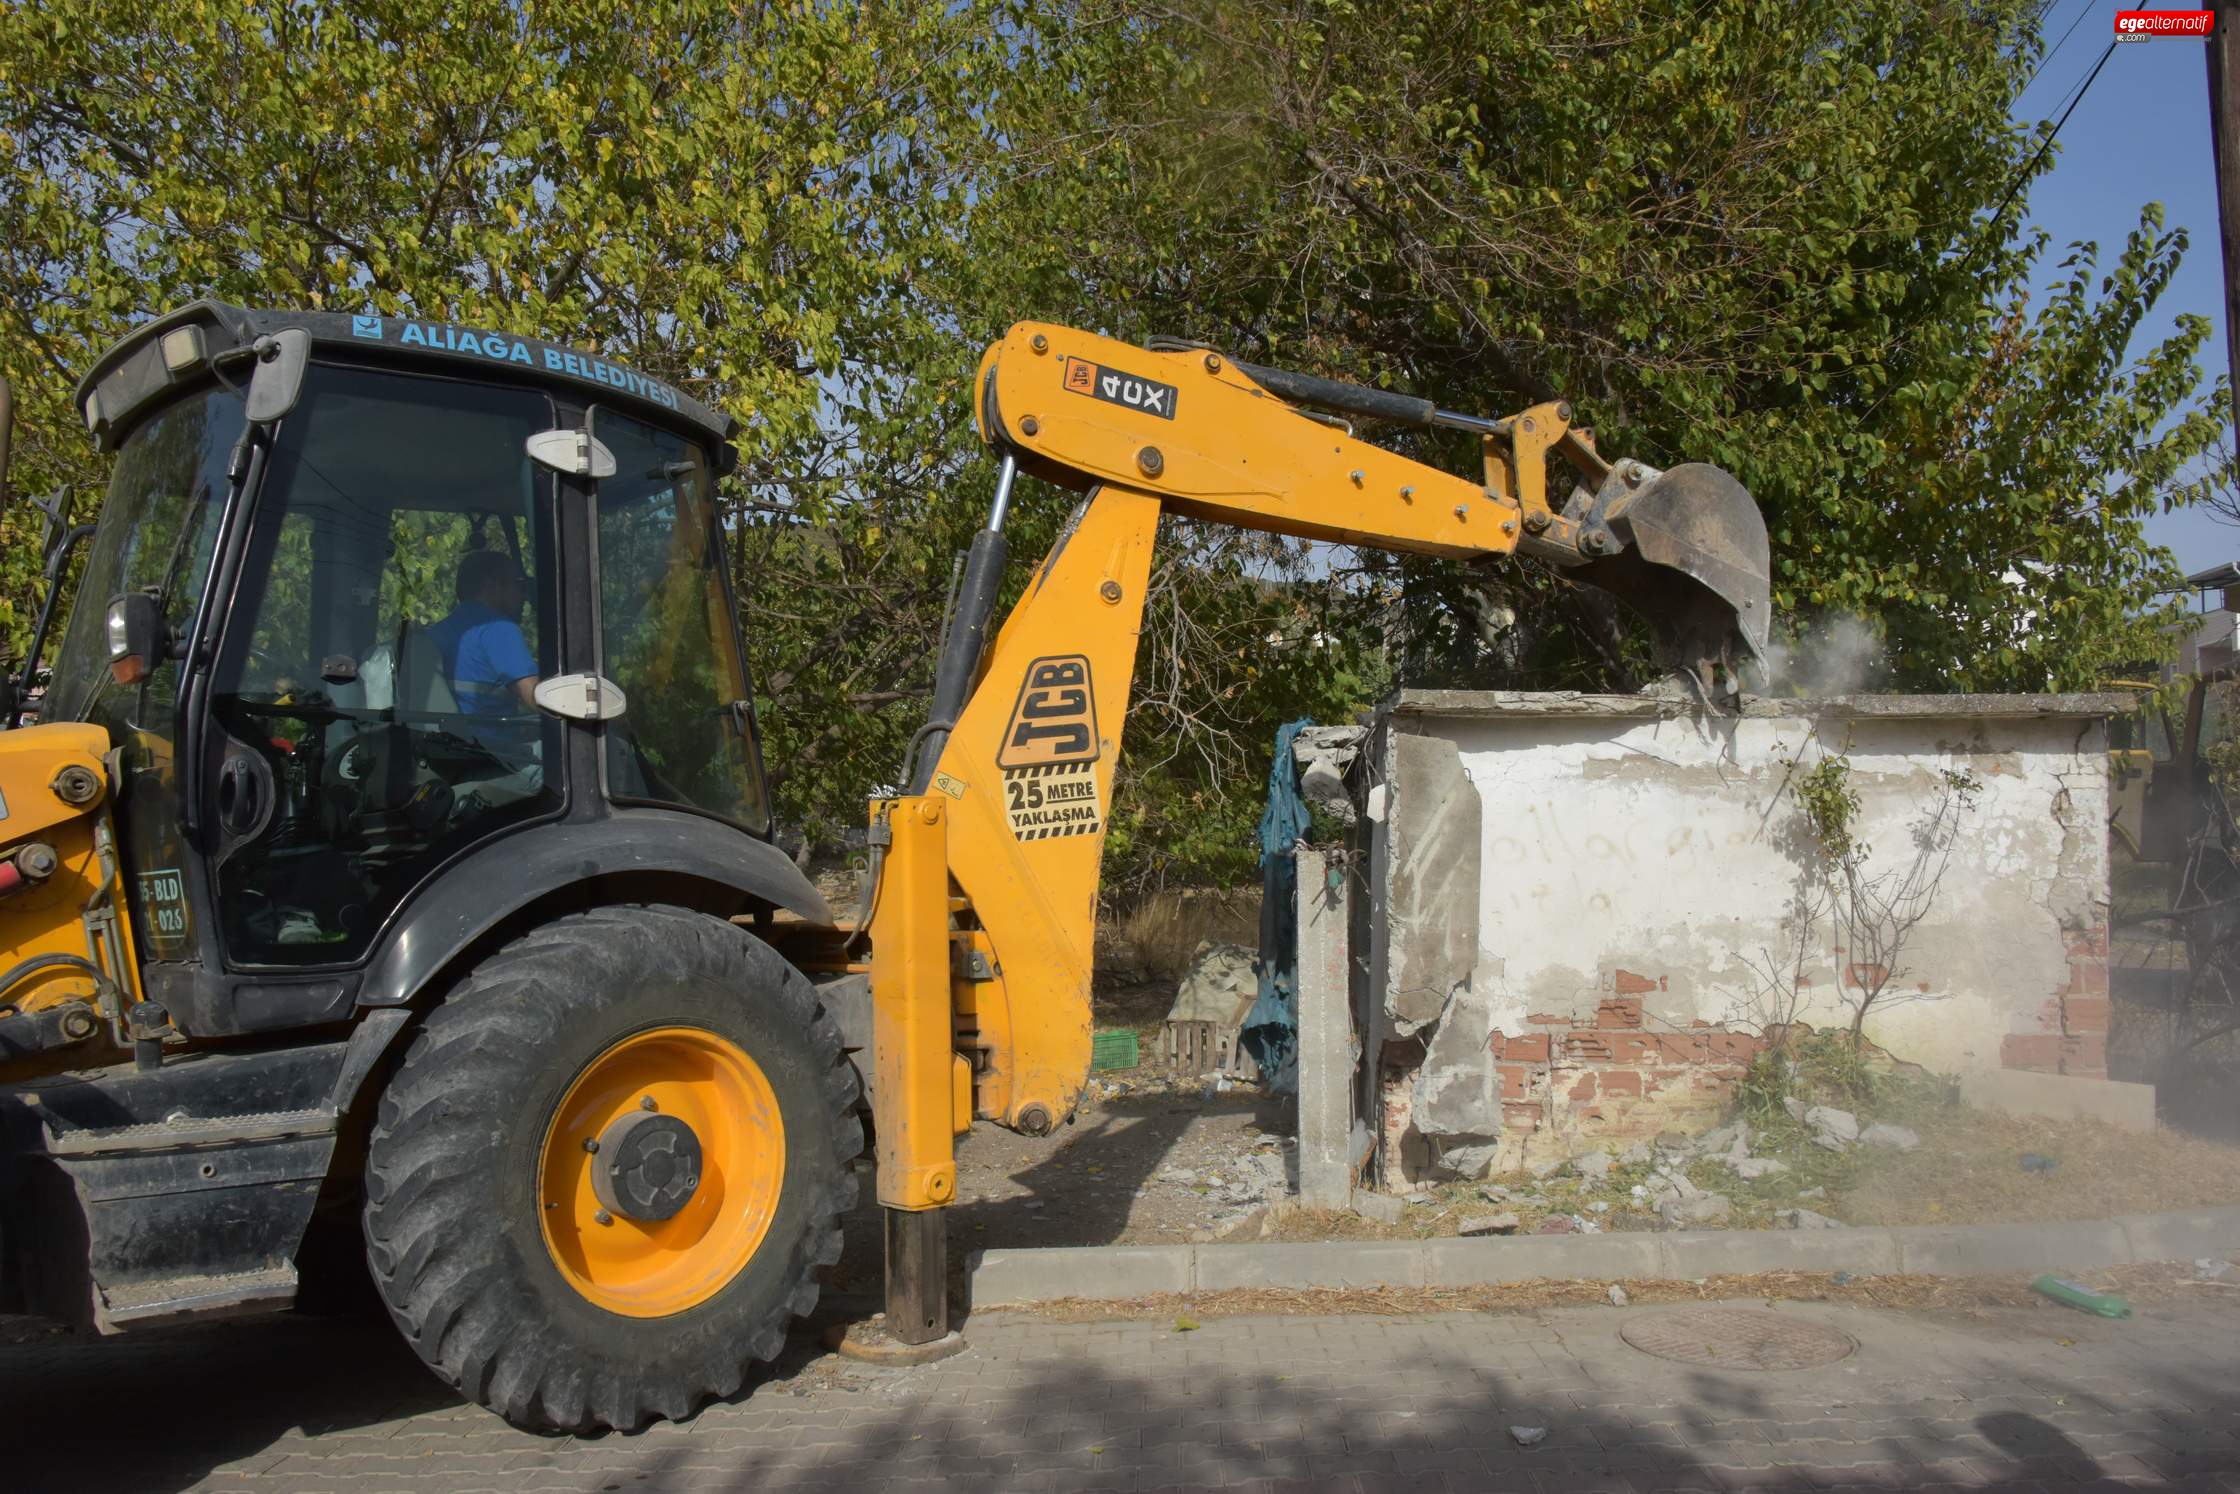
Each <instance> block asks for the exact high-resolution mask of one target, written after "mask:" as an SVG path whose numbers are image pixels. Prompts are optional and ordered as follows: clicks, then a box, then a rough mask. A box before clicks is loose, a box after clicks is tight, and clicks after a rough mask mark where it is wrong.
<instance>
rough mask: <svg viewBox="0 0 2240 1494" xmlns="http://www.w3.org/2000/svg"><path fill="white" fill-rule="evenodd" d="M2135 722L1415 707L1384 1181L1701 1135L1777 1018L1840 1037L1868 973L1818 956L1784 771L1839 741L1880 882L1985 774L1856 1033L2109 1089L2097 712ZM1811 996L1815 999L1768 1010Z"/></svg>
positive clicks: (1373, 934)
mask: <svg viewBox="0 0 2240 1494" xmlns="http://www.w3.org/2000/svg"><path fill="white" fill-rule="evenodd" d="M2124 704H2125V701H2124V698H2123V697H2117V696H1938V697H1918V696H1871V697H1841V698H1826V699H1817V700H1802V701H1790V702H1753V703H1751V705H1750V707H1749V708H1748V709H1747V710H1746V711H1745V713H1744V714H1742V715H1741V716H1737V717H1706V716H1703V715H1702V714H1700V713H1698V712H1696V711H1693V710H1691V709H1689V708H1688V707H1687V706H1686V705H1685V703H1682V702H1675V701H1671V700H1660V699H1655V698H1647V697H1636V696H1583V695H1575V694H1517V693H1510V692H1498V693H1476V692H1447V691H1420V692H1418V691H1410V692H1404V693H1402V694H1401V695H1400V696H1398V697H1396V698H1395V699H1394V700H1393V701H1392V702H1390V703H1388V705H1387V706H1386V707H1385V708H1384V710H1383V711H1382V712H1381V713H1380V716H1379V721H1378V727H1377V734H1376V741H1375V743H1374V746H1373V748H1372V752H1373V756H1374V761H1375V764H1376V768H1377V772H1376V774H1375V775H1374V776H1375V778H1376V780H1377V781H1375V782H1373V783H1372V784H1370V785H1369V786H1368V787H1367V788H1366V789H1365V791H1364V792H1365V803H1366V806H1367V808H1368V809H1369V811H1370V812H1369V814H1368V815H1367V816H1366V817H1365V818H1366V826H1365V829H1366V836H1365V838H1366V842H1367V844H1366V846H1365V851H1366V855H1367V858H1368V860H1369V863H1370V866H1369V885H1370V887H1371V889H1372V900H1373V902H1374V904H1375V908H1374V916H1372V917H1371V918H1369V919H1368V920H1367V932H1368V935H1369V938H1370V940H1371V942H1372V948H1371V950H1370V951H1369V957H1368V959H1367V961H1366V962H1365V968H1366V970H1367V972H1368V979H1367V983H1366V989H1365V990H1364V991H1363V992H1362V994H1361V998H1360V1005H1361V1007H1363V1008H1366V1010H1362V1011H1360V1012H1358V1016H1359V1018H1361V1019H1362V1020H1361V1026H1362V1029H1363V1031H1364V1032H1365V1033H1370V1034H1373V1035H1374V1039H1375V1040H1374V1042H1373V1043H1371V1044H1370V1045H1369V1052H1370V1053H1373V1054H1374V1055H1375V1063H1376V1078H1377V1084H1376V1088H1375V1093H1376V1095H1377V1096H1378V1098H1379V1100H1380V1101H1381V1106H1382V1111H1383V1114H1382V1116H1381V1120H1382V1129H1381V1146H1380V1154H1381V1159H1382V1167H1381V1172H1382V1175H1383V1177H1384V1179H1385V1182H1386V1184H1387V1186H1393V1185H1398V1184H1401V1183H1403V1182H1404V1181H1408V1180H1413V1179H1417V1178H1422V1177H1426V1176H1455V1175H1461V1176H1477V1175H1482V1174H1483V1173H1484V1172H1486V1171H1488V1170H1497V1171H1498V1170H1509V1169H1512V1168H1516V1167H1522V1166H1530V1165H1536V1164H1539V1163H1543V1162H1550V1161H1556V1160H1561V1159H1563V1158H1565V1157H1568V1156H1571V1155H1574V1154H1577V1153H1580V1152H1583V1151H1587V1150H1592V1149H1595V1148H1597V1147H1600V1146H1603V1145H1606V1144H1609V1143H1611V1142H1617V1143H1620V1144H1622V1143H1623V1142H1625V1141H1629V1140H1633V1139H1639V1138H1646V1137H1653V1136H1655V1135H1657V1134H1658V1133H1660V1132H1662V1131H1665V1130H1669V1129H1679V1130H1701V1129H1703V1128H1705V1127H1707V1126H1709V1125H1712V1124H1714V1123H1715V1122H1716V1121H1717V1120H1718V1119H1719V1118H1720V1117H1721V1116H1722V1115H1723V1114H1724V1112H1725V1111H1726V1110H1727V1109H1728V1108H1729V1107H1730V1106H1731V1103H1732V1101H1733V1098H1734V1092H1735V1087H1736V1085H1737V1083H1738V1081H1739V1080H1740V1079H1741V1077H1742V1075H1743V1073H1744V1071H1745V1070H1746V1069H1747V1067H1748V1065H1749V1062H1750V1060H1751V1058H1752V1056H1753V1055H1754V1054H1756V1053H1757V1052H1758V1051H1759V1050H1760V1048H1761V1047H1762V1046H1763V1045H1764V1042H1765V1029H1766V1028H1767V1026H1768V1024H1769V1023H1770V1022H1774V1021H1778V1020H1780V1019H1781V1018H1784V1017H1793V1018H1796V1019H1799V1020H1801V1021H1803V1022H1804V1023H1806V1024H1808V1025H1810V1026H1812V1027H1814V1028H1830V1027H1844V1026H1848V1024H1849V1021H1850V1011H1849V1008H1848V1005H1847V1001H1848V1000H1849V999H1853V998H1855V997H1856V994H1857V992H1858V991H1859V989H1860V988H1861V984H1862V982H1872V981H1873V980H1874V979H1875V978H1876V976H1877V974H1878V972H1876V971H1874V970H1870V969H1866V968H1863V967H1862V966H1861V965H1860V964H1859V963H1858V957H1857V953H1856V952H1855V951H1851V950H1846V949H1845V948H1843V947H1842V941H1841V939H1840V937H1839V936H1837V935H1836V934H1835V933H1834V930H1833V928H1832V925H1829V924H1827V923H1826V922H1824V921H1823V922H1821V923H1819V924H1817V925H1816V926H1815V931H1814V932H1813V933H1812V934H1811V935H1810V936H1809V937H1803V938H1800V936H1799V935H1798V934H1797V932H1796V930H1797V927H1798V925H1797V920H1796V918H1795V915H1794V909H1795V906H1796V902H1797V897H1798V892H1799V887H1800V880H1801V879H1802V878H1804V877H1805V876H1806V875H1808V870H1809V865H1810V863H1811V855H1810V849H1809V848H1810V842H1809V836H1808V833H1807V832H1806V830H1805V828H1804V824H1803V821H1802V818H1801V815H1800V812H1799V810H1798V808H1797V805H1796V801H1795V794H1794V789H1793V780H1794V779H1795V777H1796V775H1797V774H1798V773H1799V772H1800V771H1803V770H1809V768H1810V767H1811V766H1812V765H1813V764H1814V763H1815V762H1817V761H1818V760H1820V758H1821V757H1822V756H1824V755H1838V756H1841V757H1843V758H1844V759H1845V760H1846V761H1847V763H1848V764H1849V768H1848V774H1847V777H1848V782H1849V784H1850V785H1851V787H1852V788H1853V790H1854V791H1855V792H1856V793H1857V794H1858V796H1859V800H1860V810H1859V821H1858V830H1859V833H1860V835H1861V836H1862V837H1863V838H1864V839H1865V840H1866V841H1867V842H1868V843H1870V844H1871V845H1872V846H1874V847H1875V848H1876V852H1875V854H1874V856H1873V857H1872V858H1871V859H1870V862H1869V865H1870V868H1880V867H1886V866H1890V865H1892V864H1894V863H1897V862H1900V861H1903V860H1905V859H1907V858H1908V857H1909V856H1910V853H1911V848H1912V845H1913V843H1914V841H1913V837H1915V836H1916V835H1918V834H1919V832H1920V826H1921V822H1922V820H1923V818H1924V815H1925V812H1926V810H1927V808H1928V807H1930V806H1931V805H1932V804H1933V802H1934V800H1935V798H1936V795H1937V794H1938V793H1939V792H1940V786H1941V785H1942V783H1943V779H1942V778H1941V776H1940V775H1942V774H1943V773H1946V772H1948V771H1949V772H1964V773H1968V774H1971V775H1973V777H1974V779H1975V780H1976V782H1977V783H1978V784H1980V789H1979V790H1978V791H1977V792H1976V793H1975V795H1974V800H1973V802H1974V807H1973V809H1972V810H1970V811H1969V812H1967V813H1965V814H1963V815H1961V816H1960V818H1959V822H1958V832H1957V836H1956V838H1955V840H1954V841H1953V844H1952V850H1951V856H1950V861H1949V865H1948V866H1947V869H1946V871H1945V874H1944V878H1943V882H1942V884H1941V887H1940V889H1939V891H1938V893H1937V895H1936V897H1935V899H1934V901H1933V903H1932V905H1931V907H1930V910H1929V912H1928V914H1927V915H1926V916H1925V917H1924V918H1923V920H1922V921H1921V922H1920V924H1919V925H1918V927H1916V928H1915V929H1914V930H1913V932H1912V935H1911V938H1910V941H1909V942H1908V944H1907V946H1906V948H1905V949H1904V951H1903V953H1902V955H1901V956H1900V960H1899V966H1900V968H1899V969H1898V970H1896V971H1895V972H1893V974H1892V976H1891V977H1890V979H1889V983H1888V986H1887V987H1886V990H1885V995H1884V996H1883V997H1882V999H1881V1000H1880V1001H1878V1002H1877V1003H1876V1005H1875V1006H1874V1008H1873V1009H1872V1010H1871V1011H1870V1014H1869V1017H1868V1020H1867V1023H1866V1029H1865V1030H1866V1035H1867V1036H1868V1037H1869V1038H1870V1039H1871V1040H1872V1041H1873V1042H1875V1043H1876V1044H1878V1045H1879V1046H1881V1047H1882V1048H1884V1049H1885V1050H1887V1051H1888V1052H1889V1053H1890V1054H1891V1055H1893V1056H1894V1057H1895V1058H1897V1059H1899V1060H1901V1061H1906V1062H1911V1063H1916V1064H1919V1065H1921V1066H1923V1067H1925V1068H1927V1069H1930V1070H1933V1071H1936V1072H1940V1073H1947V1074H1954V1075H1959V1076H1962V1077H1963V1078H1966V1077H1968V1076H1970V1075H1981V1074H1985V1073H1991V1072H1996V1071H2015V1070H2020V1071H2029V1072H2033V1073H2039V1074H2046V1075H2053V1076H2063V1077H2066V1078H2069V1079H2073V1080H2078V1081H2084V1080H2099V1079H2104V1078H2105V1074H2106V1052H2105V1050H2106V1033H2107V1025H2108V1002H2107V910H2108V870H2107V845H2106V835H2105V833H2104V832H2105V825H2106V822H2107V813H2108V794H2109V782H2108V780H2109V775H2108V759H2107V746H2106V737H2105V726H2104V721H2105V718H2106V717H2107V716H2108V715H2109V714H2111V713H2113V712H2115V711H2118V710H2120V709H2122V708H2123V706H2124ZM1769 973H1770V974H1772V975H1779V976H1781V977H1782V979H1781V980H1780V981H1779V982H1776V981H1773V980H1771V979H1769ZM1792 979H1793V980H1794V982H1795V984H1796V985H1797V987H1798V991H1797V999H1796V1001H1794V1002H1793V1003H1792V1002H1787V1001H1784V1000H1781V999H1777V998H1778V997H1779V995H1780V992H1779V987H1780V986H1782V985H1787V984H1789V983H1790V981H1791V980H1792ZM1365 1056H1366V1055H1365Z"/></svg>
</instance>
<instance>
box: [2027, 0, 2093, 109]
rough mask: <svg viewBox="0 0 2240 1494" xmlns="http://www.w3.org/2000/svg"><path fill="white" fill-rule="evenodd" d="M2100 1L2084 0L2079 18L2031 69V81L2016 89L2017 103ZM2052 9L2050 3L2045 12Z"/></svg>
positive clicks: (2042, 74) (2050, 65)
mask: <svg viewBox="0 0 2240 1494" xmlns="http://www.w3.org/2000/svg"><path fill="white" fill-rule="evenodd" d="M2099 3H2100V0H2084V9H2082V10H2080V11H2078V12H2077V18H2076V19H2075V20H2073V21H2071V22H2070V23H2069V29H2068V30H2067V31H2064V32H2062V33H2061V40H2059V41H2057V42H2055V43H2054V44H2053V50H2052V51H2050V52H2048V53H2046V55H2045V56H2044V57H2042V58H2040V59H2039V61H2038V65H2037V66H2036V67H2034V68H2032V69H2031V70H2030V81H2029V83H2025V84H2023V85H2022V87H2021V88H2020V89H2019V90H2017V91H2016V93H2015V101H2016V102H2017V103H2020V102H2021V100H2022V95H2023V94H2026V93H2028V92H2029V91H2030V84H2031V83H2035V82H2037V81H2038V80H2039V79H2040V78H2042V77H2044V76H2045V73H2046V69H2047V68H2049V67H2052V66H2053V59H2054V58H2056V57H2059V56H2060V55H2061V49H2062V48H2063V47H2065V46H2067V45H2068V44H2069V38H2070V37H2072V36H2074V35H2075V34H2076V30H2077V27H2079V26H2081V25H2083V24H2084V18H2085V17H2086V16H2089V15H2091V14H2092V8H2093V7H2094V6H2095V5H2097V4H2099ZM2052 10H2053V6H2052V5H2048V6H2047V7H2046V10H2045V13H2046V14H2050V13H2051V12H2052ZM2041 18H2042V17H2041Z"/></svg>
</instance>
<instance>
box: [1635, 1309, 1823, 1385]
mask: <svg viewBox="0 0 2240 1494" xmlns="http://www.w3.org/2000/svg"><path fill="white" fill-rule="evenodd" d="M1618 1336H1619V1337H1620V1338H1623V1339H1624V1340H1625V1341H1626V1342H1627V1343H1629V1344H1631V1345H1633V1346H1634V1347H1635V1348H1637V1349H1639V1350H1640V1351H1641V1352H1642V1353H1644V1354H1654V1355H1656V1356H1657V1357H1658V1358H1659V1359H1677V1360H1679V1361H1680V1362H1681V1363H1682V1364H1708V1365H1711V1366H1712V1367H1713V1368H1715V1369H1744V1370H1795V1369H1811V1368H1812V1367H1813V1366H1814V1365H1820V1364H1833V1363H1835V1362H1836V1361H1837V1360H1838V1359H1842V1358H1844V1357H1845V1356H1847V1355H1848V1354H1850V1353H1851V1351H1852V1350H1854V1349H1856V1348H1858V1347H1859V1346H1858V1344H1856V1343H1854V1342H1853V1341H1852V1338H1851V1335H1850V1334H1848V1333H1842V1332H1838V1331H1837V1330H1836V1329H1833V1328H1825V1327H1822V1326H1821V1325H1820V1324H1818V1323H1808V1322H1806V1321H1804V1320H1803V1319H1801V1318H1793V1317H1790V1316H1789V1315H1788V1314H1787V1313H1779V1312H1767V1311H1765V1310H1763V1309H1761V1308H1750V1307H1740V1308H1736V1307H1706V1308H1698V1309H1692V1310H1690V1311H1686V1312H1659V1313H1638V1314H1633V1313H1629V1314H1628V1315H1627V1319H1626V1325H1625V1327H1623V1328H1621V1329H1619V1330H1618Z"/></svg>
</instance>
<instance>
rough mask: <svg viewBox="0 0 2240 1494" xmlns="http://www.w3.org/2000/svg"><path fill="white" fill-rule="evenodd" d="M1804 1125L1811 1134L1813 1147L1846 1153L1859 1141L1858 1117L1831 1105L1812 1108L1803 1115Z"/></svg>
mask: <svg viewBox="0 0 2240 1494" xmlns="http://www.w3.org/2000/svg"><path fill="white" fill-rule="evenodd" d="M1804 1123H1805V1125H1806V1126H1807V1127H1808V1128H1809V1129H1810V1130H1811V1132H1812V1143H1813V1145H1815V1146H1819V1147H1825V1148H1827V1149H1828V1150H1829V1151H1831V1152H1841V1151H1847V1150H1849V1149H1850V1146H1851V1143H1853V1142H1854V1141H1857V1140H1858V1139H1859V1117H1857V1116H1856V1115H1853V1114H1852V1113H1851V1112H1850V1111H1848V1110H1838V1109H1836V1108H1835V1107H1834V1106H1833V1105H1814V1106H1812V1107H1811V1108H1810V1109H1808V1110H1806V1111H1805V1113H1804Z"/></svg>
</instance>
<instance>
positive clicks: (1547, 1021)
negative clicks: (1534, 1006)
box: [1525, 1012, 1571, 1027]
mask: <svg viewBox="0 0 2240 1494" xmlns="http://www.w3.org/2000/svg"><path fill="white" fill-rule="evenodd" d="M1525 1021H1527V1022H1529V1023H1531V1024H1532V1025H1534V1026H1535V1027H1569V1026H1570V1025H1571V1019H1570V1018H1569V1017H1558V1016H1554V1015H1552V1014H1550V1013H1548V1012H1534V1013H1533V1014H1532V1015H1531V1016H1529V1017H1527V1018H1525Z"/></svg>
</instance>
